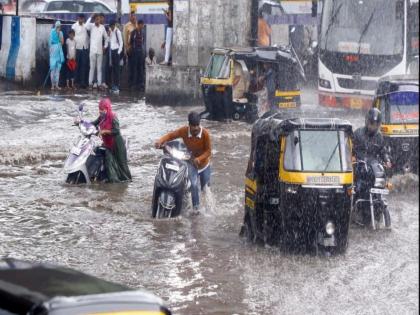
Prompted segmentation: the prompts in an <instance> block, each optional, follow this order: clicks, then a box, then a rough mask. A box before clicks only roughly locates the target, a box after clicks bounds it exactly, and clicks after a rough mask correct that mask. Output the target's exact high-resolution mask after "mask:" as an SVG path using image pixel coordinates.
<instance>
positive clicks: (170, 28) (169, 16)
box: [161, 0, 174, 66]
mask: <svg viewBox="0 0 420 315" xmlns="http://www.w3.org/2000/svg"><path fill="white" fill-rule="evenodd" d="M164 11H165V15H166V22H167V26H166V38H165V42H164V43H163V44H162V49H163V48H164V49H165V59H164V60H163V62H162V63H161V65H166V66H168V65H169V64H170V61H171V48H172V36H173V32H174V21H173V19H174V13H173V11H174V3H173V0H168V11H166V10H164Z"/></svg>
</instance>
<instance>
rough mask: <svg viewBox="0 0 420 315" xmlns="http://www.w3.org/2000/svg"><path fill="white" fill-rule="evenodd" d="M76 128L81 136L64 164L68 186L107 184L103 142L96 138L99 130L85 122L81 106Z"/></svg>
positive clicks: (81, 106)
mask: <svg viewBox="0 0 420 315" xmlns="http://www.w3.org/2000/svg"><path fill="white" fill-rule="evenodd" d="M75 121H76V122H75V124H74V126H78V127H79V130H80V133H81V136H79V138H78V140H77V141H76V144H75V145H74V146H73V147H72V148H71V150H70V154H69V156H68V157H67V159H66V161H65V163H64V173H65V174H66V183H68V184H91V183H92V182H105V181H107V175H106V170H105V152H106V149H105V148H104V147H101V140H100V139H99V138H98V137H97V136H96V135H97V134H98V129H97V128H96V127H95V125H93V124H92V123H90V122H88V121H85V120H83V105H80V106H79V110H78V119H76V120H75Z"/></svg>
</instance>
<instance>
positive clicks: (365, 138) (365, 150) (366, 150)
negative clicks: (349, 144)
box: [353, 108, 392, 168]
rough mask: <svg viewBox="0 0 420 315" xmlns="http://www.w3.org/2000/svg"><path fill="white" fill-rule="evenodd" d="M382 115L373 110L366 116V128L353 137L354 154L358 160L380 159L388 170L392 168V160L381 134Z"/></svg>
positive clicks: (359, 130)
mask: <svg viewBox="0 0 420 315" xmlns="http://www.w3.org/2000/svg"><path fill="white" fill-rule="evenodd" d="M381 124H382V113H381V112H380V110H379V109H377V108H372V109H370V110H369V111H368V113H367V114H366V119H365V126H364V127H361V128H359V129H357V130H356V131H355V132H354V136H353V153H354V155H355V157H356V159H357V160H363V159H364V158H365V157H380V158H381V159H382V161H383V162H384V163H385V167H386V168H392V164H391V160H390V158H389V156H388V153H387V151H386V148H385V141H384V138H383V136H382V134H381V132H380V127H381Z"/></svg>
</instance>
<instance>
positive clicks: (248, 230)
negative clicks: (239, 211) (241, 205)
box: [240, 214, 255, 243]
mask: <svg viewBox="0 0 420 315" xmlns="http://www.w3.org/2000/svg"><path fill="white" fill-rule="evenodd" d="M240 235H241V236H243V237H245V239H246V241H247V242H249V243H254V242H255V234H254V231H253V230H252V225H251V219H250V218H249V215H248V214H246V215H245V218H244V224H243V225H242V229H241V233H240Z"/></svg>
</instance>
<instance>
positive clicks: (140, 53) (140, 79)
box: [130, 20, 146, 91]
mask: <svg viewBox="0 0 420 315" xmlns="http://www.w3.org/2000/svg"><path fill="white" fill-rule="evenodd" d="M144 46H145V45H144V22H143V20H138V21H137V27H136V29H135V30H134V31H133V32H132V33H131V36H130V47H131V50H132V54H133V57H132V58H133V66H132V67H131V66H130V77H132V78H133V85H132V86H131V87H134V86H135V87H138V88H139V89H140V91H144V63H145V58H146V56H145V51H144Z"/></svg>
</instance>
